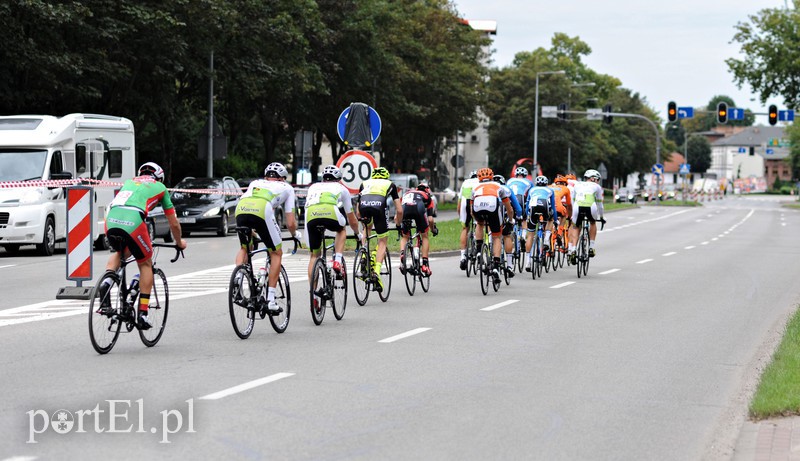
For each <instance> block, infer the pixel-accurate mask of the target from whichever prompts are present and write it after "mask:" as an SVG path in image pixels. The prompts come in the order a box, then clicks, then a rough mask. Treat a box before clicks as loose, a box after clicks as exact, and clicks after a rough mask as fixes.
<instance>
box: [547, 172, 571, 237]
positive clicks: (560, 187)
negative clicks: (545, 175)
mask: <svg viewBox="0 0 800 461" xmlns="http://www.w3.org/2000/svg"><path fill="white" fill-rule="evenodd" d="M550 188H551V189H553V191H554V192H555V194H556V197H555V198H556V211H557V212H558V218H559V219H558V220H559V222H561V225H562V227H565V228H566V226H567V225H568V224H569V217H570V216H572V192H571V191H570V189H569V187H567V177H566V176H564V175H560V174H559V175H556V179H554V180H553V184H551V185H550Z"/></svg>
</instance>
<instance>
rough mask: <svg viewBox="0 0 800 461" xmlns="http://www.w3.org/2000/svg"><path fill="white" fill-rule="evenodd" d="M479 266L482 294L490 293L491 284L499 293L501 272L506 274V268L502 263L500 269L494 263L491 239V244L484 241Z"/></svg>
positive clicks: (479, 256)
mask: <svg viewBox="0 0 800 461" xmlns="http://www.w3.org/2000/svg"><path fill="white" fill-rule="evenodd" d="M477 265H478V274H479V278H480V282H481V293H483V295H484V296H485V295H487V294H488V293H489V284H491V285H492V289H493V290H494V291H495V292H497V290H499V289H500V271H503V273H504V274H505V268H504V267H503V264H502V263H501V264H500V267H497V266H496V265H495V263H494V258H493V257H492V245H491V239H490V240H489V243H486V242H485V241H484V243H483V245H482V246H481V248H480V253H479V255H478V262H477ZM506 276H507V275H506Z"/></svg>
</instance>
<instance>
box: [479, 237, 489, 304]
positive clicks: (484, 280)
mask: <svg viewBox="0 0 800 461" xmlns="http://www.w3.org/2000/svg"><path fill="white" fill-rule="evenodd" d="M490 261H491V259H490V255H489V246H488V245H486V244H484V245H483V247H482V248H481V252H480V254H479V255H478V274H479V275H480V279H481V293H483V294H484V296H485V295H487V294H488V293H489V283H491V277H492V274H491V270H490V267H491V265H490Z"/></svg>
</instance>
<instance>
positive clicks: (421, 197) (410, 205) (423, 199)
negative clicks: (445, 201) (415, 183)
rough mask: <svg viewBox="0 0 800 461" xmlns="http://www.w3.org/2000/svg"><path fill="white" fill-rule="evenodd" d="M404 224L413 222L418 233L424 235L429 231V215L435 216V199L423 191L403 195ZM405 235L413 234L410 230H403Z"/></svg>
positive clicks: (412, 191)
mask: <svg viewBox="0 0 800 461" xmlns="http://www.w3.org/2000/svg"><path fill="white" fill-rule="evenodd" d="M401 201H402V203H403V223H404V224H405V221H406V220H411V221H413V222H414V225H415V226H416V227H417V232H419V233H423V232H425V231H427V230H428V215H429V214H430V215H431V216H433V199H432V198H431V196H430V195H428V193H427V192H424V191H421V190H411V191H408V192H406V193H405V194H403V198H402V200H401ZM403 233H404V234H406V235H410V234H411V229H410V228H405V226H404V228H403Z"/></svg>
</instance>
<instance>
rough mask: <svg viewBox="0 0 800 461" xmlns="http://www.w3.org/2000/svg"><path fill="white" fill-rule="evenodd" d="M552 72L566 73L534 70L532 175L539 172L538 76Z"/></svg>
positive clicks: (562, 72) (551, 72) (556, 71)
mask: <svg viewBox="0 0 800 461" xmlns="http://www.w3.org/2000/svg"><path fill="white" fill-rule="evenodd" d="M548 74H549V75H552V74H566V71H563V70H552V71H543V72H536V97H535V99H534V101H535V102H534V112H533V171H534V173H533V175H534V176H537V175H538V174H539V76H540V75H548Z"/></svg>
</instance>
